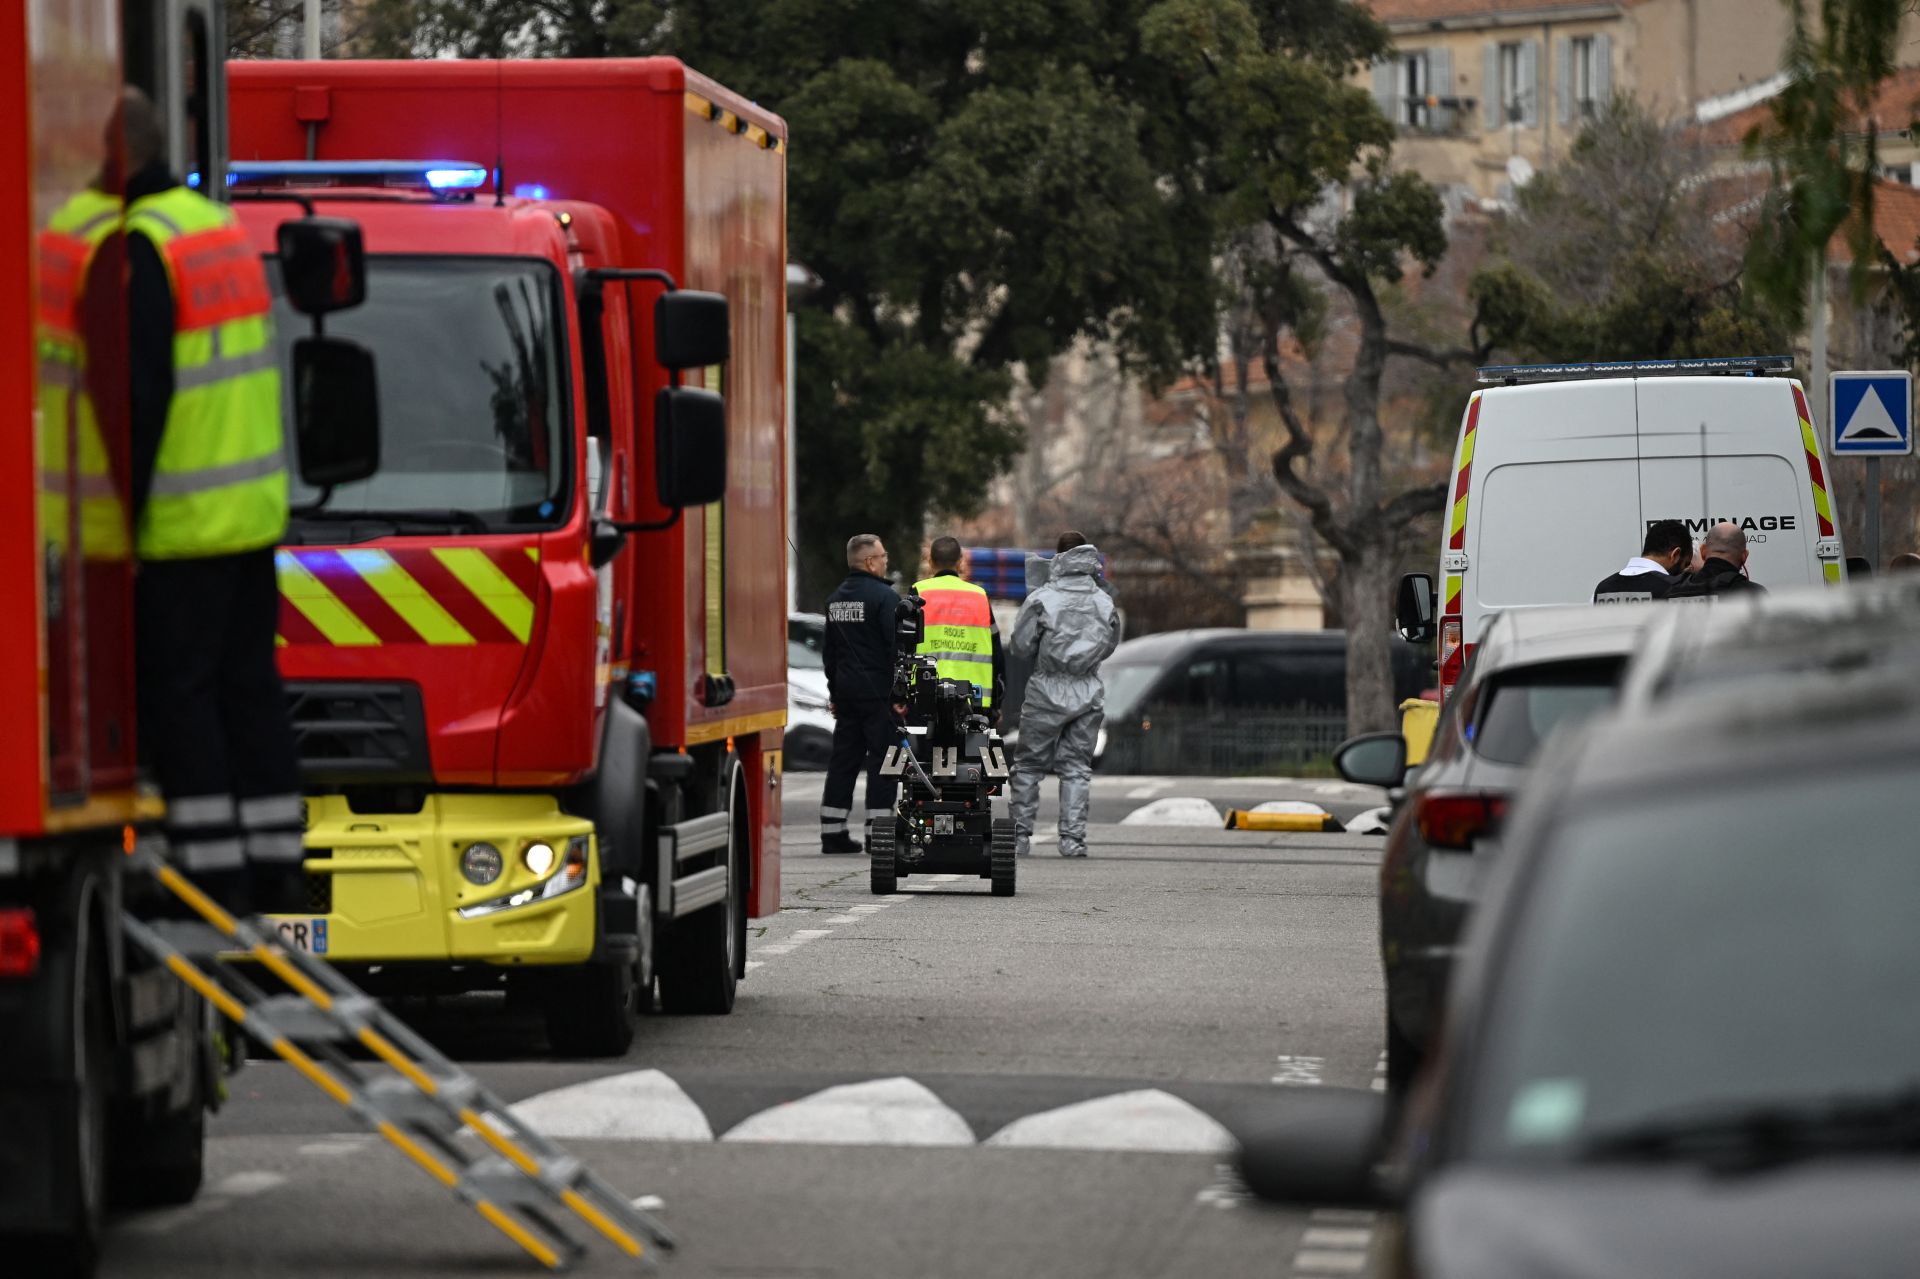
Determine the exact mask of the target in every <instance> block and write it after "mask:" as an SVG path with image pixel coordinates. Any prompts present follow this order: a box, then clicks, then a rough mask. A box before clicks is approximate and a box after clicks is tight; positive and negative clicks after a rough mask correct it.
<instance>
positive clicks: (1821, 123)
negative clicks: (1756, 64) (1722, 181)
mask: <svg viewBox="0 0 1920 1279" xmlns="http://www.w3.org/2000/svg"><path fill="white" fill-rule="evenodd" d="M1912 7H1913V0H1818V4H1817V7H1813V6H1809V5H1808V4H1807V3H1806V0H1790V4H1789V9H1790V11H1791V13H1792V17H1793V24H1792V31H1791V34H1790V35H1789V37H1788V40H1787V53H1786V59H1785V68H1784V69H1785V70H1786V72H1787V75H1788V82H1787V86H1786V88H1785V89H1783V90H1782V91H1781V92H1780V94H1779V95H1778V96H1776V97H1775V98H1774V99H1773V119H1772V122H1771V123H1770V124H1768V125H1765V126H1762V127H1760V128H1758V129H1756V130H1755V131H1754V132H1753V134H1752V135H1751V136H1750V137H1749V138H1748V139H1747V143H1748V146H1749V147H1750V148H1751V149H1752V150H1754V151H1757V152H1758V153H1760V154H1762V155H1764V156H1765V157H1766V159H1767V161H1768V163H1769V164H1770V165H1771V166H1772V169H1773V179H1774V183H1773V190H1772V192H1771V193H1770V195H1769V196H1768V199H1767V203H1766V207H1765V209H1764V211H1763V216H1762V218H1761V221H1760V225H1759V228H1758V231H1757V232H1756V234H1755V236H1754V239H1753V245H1752V250H1751V252H1750V255H1749V278H1750V279H1751V280H1752V282H1753V284H1754V287H1755V288H1756V289H1758V290H1759V291H1760V292H1761V294H1762V295H1763V296H1765V297H1766V298H1767V299H1768V300H1769V301H1771V302H1772V303H1773V304H1774V305H1775V306H1777V307H1779V308H1780V309H1781V311H1782V312H1783V313H1784V314H1785V315H1787V316H1788V318H1789V319H1790V320H1791V321H1793V322H1794V323H1796V324H1797V323H1798V322H1799V321H1800V320H1801V319H1802V318H1803V317H1804V313H1805V308H1806V302H1807V294H1808V288H1809V285H1810V284H1811V283H1812V279H1813V275H1812V272H1813V266H1814V263H1815V262H1817V261H1823V260H1824V257H1825V253H1826V248H1827V245H1828V244H1830V243H1831V242H1832V240H1833V238H1834V236H1835V235H1837V234H1840V233H1841V232H1842V231H1844V232H1845V233H1846V239H1847V241H1848V244H1849V246H1850V247H1851V249H1852V257H1853V270H1854V286H1855V289H1856V291H1857V290H1860V289H1862V288H1864V286H1865V283H1866V279H1867V275H1868V273H1869V272H1870V271H1872V270H1873V268H1875V267H1876V266H1883V267H1887V268H1889V269H1890V270H1892V271H1893V272H1894V274H1895V275H1896V276H1901V275H1903V274H1904V273H1903V272H1901V270H1900V268H1899V263H1898V262H1897V261H1896V260H1895V259H1893V258H1892V257H1891V256H1890V255H1888V254H1887V253H1886V252H1885V251H1884V250H1883V249H1882V248H1881V246H1880V245H1879V243H1878V241H1877V240H1876V239H1875V238H1874V233H1873V176H1874V169H1875V166H1876V163H1877V157H1876V155H1875V135H1876V134H1877V133H1878V131H1879V129H1881V128H1904V127H1906V126H1907V125H1908V124H1910V123H1911V121H1907V120H1899V121H1890V120H1880V121H1877V122H1872V124H1870V125H1869V127H1865V128H1863V127H1862V115H1863V113H1865V112H1866V111H1867V110H1869V108H1870V106H1871V104H1872V102H1873V99H1874V92H1875V90H1876V89H1878V88H1879V86H1880V85H1881V83H1882V82H1884V81H1885V80H1886V79H1887V77H1888V76H1890V75H1892V74H1893V71H1894V68H1895V66H1896V65H1897V62H1898V57H1899V50H1900V23H1901V20H1902V19H1903V18H1904V17H1905V16H1906V15H1907V13H1908V11H1909V10H1910V9H1911V8H1912ZM1901 247H1905V246H1901ZM1908 292H1909V291H1908V290H1904V289H1903V290H1900V293H1899V295H1900V296H1901V297H1903V298H1904V297H1906V296H1908ZM1915 319H1920V313H1916V312H1913V311H1911V310H1909V312H1908V324H1909V328H1910V329H1911V328H1913V327H1915V325H1914V320H1915Z"/></svg>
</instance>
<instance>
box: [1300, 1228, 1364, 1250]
mask: <svg viewBox="0 0 1920 1279" xmlns="http://www.w3.org/2000/svg"><path fill="white" fill-rule="evenodd" d="M1372 1238H1373V1232H1372V1231H1371V1230H1366V1229H1351V1228H1347V1227H1335V1226H1309V1227H1308V1228H1307V1232H1306V1233H1305V1234H1303V1235H1301V1236H1300V1246H1301V1247H1302V1248H1364V1247H1366V1246H1367V1241H1368V1240H1370V1239H1372Z"/></svg>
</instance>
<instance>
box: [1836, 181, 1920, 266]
mask: <svg viewBox="0 0 1920 1279" xmlns="http://www.w3.org/2000/svg"><path fill="white" fill-rule="evenodd" d="M1873 230H1874V234H1875V235H1876V236H1878V237H1879V240H1880V243H1882V244H1884V245H1886V246H1887V249H1888V251H1889V252H1891V253H1892V254H1893V255H1894V256H1895V257H1896V258H1898V259H1900V262H1901V264H1902V265H1904V266H1912V265H1913V264H1914V263H1915V262H1920V189H1917V188H1914V187H1910V186H1908V185H1907V184H1906V183H1904V182H1889V181H1887V180H1886V179H1884V178H1882V179H1878V180H1876V181H1875V182H1874V184H1873ZM1827 261H1829V262H1834V263H1844V262H1851V261H1853V253H1852V251H1851V250H1850V249H1848V247H1847V234H1846V231H1845V230H1844V229H1843V230H1842V231H1841V232H1840V233H1839V234H1838V235H1836V236H1834V237H1833V239H1832V240H1831V241H1829V242H1828V244H1827Z"/></svg>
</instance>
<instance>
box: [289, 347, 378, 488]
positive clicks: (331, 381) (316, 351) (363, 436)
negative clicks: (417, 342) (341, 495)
mask: <svg viewBox="0 0 1920 1279" xmlns="http://www.w3.org/2000/svg"><path fill="white" fill-rule="evenodd" d="M293 434H294V442H295V445H296V447H297V451H298V454H299V458H300V479H301V480H302V482H304V483H305V484H307V485H308V486H309V487H311V488H317V489H325V488H329V487H331V486H333V485H336V484H351V483H353V482H354V481H355V480H364V479H366V478H367V477H368V476H370V475H372V474H373V473H374V472H375V471H377V470H379V469H380V398H379V388H378V384H377V383H376V382H375V380H374V368H373V352H371V351H369V350H368V349H367V348H366V347H364V346H361V345H360V344H359V343H358V342H350V341H348V340H347V339H345V338H334V337H303V338H297V339H295V341H294V344H293Z"/></svg>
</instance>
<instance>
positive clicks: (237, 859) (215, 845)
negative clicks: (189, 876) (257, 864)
mask: <svg viewBox="0 0 1920 1279" xmlns="http://www.w3.org/2000/svg"><path fill="white" fill-rule="evenodd" d="M171 842H172V845H173V855H174V860H175V861H177V862H179V863H180V869H182V870H187V871H196V870H233V869H235V868H237V867H240V866H244V865H246V850H245V849H244V848H242V847H241V844H240V840H239V838H238V837H237V836H234V835H226V836H223V837H221V838H219V839H174V840H172V841H171Z"/></svg>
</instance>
